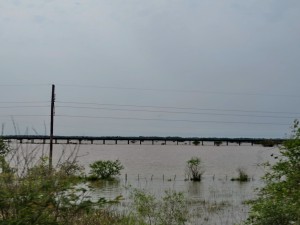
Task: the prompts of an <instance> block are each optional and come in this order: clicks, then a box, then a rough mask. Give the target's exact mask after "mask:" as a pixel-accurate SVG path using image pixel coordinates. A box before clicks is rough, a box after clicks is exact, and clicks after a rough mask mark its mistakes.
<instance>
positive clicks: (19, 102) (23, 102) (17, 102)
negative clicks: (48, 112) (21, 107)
mask: <svg viewBox="0 0 300 225" xmlns="http://www.w3.org/2000/svg"><path fill="white" fill-rule="evenodd" d="M35 103H50V101H14V102H0V104H35Z"/></svg>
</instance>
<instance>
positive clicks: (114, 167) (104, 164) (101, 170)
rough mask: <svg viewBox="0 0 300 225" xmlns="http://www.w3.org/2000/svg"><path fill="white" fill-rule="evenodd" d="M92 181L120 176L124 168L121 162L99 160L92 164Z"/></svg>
mask: <svg viewBox="0 0 300 225" xmlns="http://www.w3.org/2000/svg"><path fill="white" fill-rule="evenodd" d="M90 168H91V171H90V177H89V179H90V180H97V179H111V178H112V177H113V176H116V175H120V173H121V170H122V169H124V166H123V165H122V164H121V162H120V160H118V159H117V160H115V161H112V160H98V161H96V162H93V163H92V164H90Z"/></svg>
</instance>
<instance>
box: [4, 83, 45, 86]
mask: <svg viewBox="0 0 300 225" xmlns="http://www.w3.org/2000/svg"><path fill="white" fill-rule="evenodd" d="M50 85H51V84H47V83H40V84H21V83H19V84H16V83H15V84H0V87H26V86H27V87H32V86H50Z"/></svg>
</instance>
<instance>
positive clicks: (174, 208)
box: [131, 189, 189, 225]
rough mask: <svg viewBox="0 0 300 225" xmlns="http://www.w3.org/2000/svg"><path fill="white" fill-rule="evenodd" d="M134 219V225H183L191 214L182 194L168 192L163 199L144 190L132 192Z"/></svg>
mask: <svg viewBox="0 0 300 225" xmlns="http://www.w3.org/2000/svg"><path fill="white" fill-rule="evenodd" d="M131 198H132V199H133V203H132V208H133V211H132V213H133V215H132V219H133V220H134V221H135V223H134V224H139V225H141V224H145V225H146V224H153V225H183V224H185V222H187V221H188V218H189V213H188V210H187V203H186V199H185V197H184V195H183V194H182V193H181V192H174V191H166V192H165V195H164V196H163V197H162V199H160V200H159V199H157V198H156V197H155V196H154V195H152V194H149V193H147V192H145V191H142V190H137V189H135V190H134V191H133V192H132V196H131Z"/></svg>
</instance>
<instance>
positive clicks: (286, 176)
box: [246, 121, 300, 225]
mask: <svg viewBox="0 0 300 225" xmlns="http://www.w3.org/2000/svg"><path fill="white" fill-rule="evenodd" d="M265 166H267V167H268V168H270V171H269V172H267V173H266V174H265V176H264V180H265V182H266V186H265V187H263V188H261V189H260V191H259V195H258V198H257V199H256V200H254V201H252V202H250V204H251V206H252V208H251V211H250V215H249V218H248V220H247V222H246V223H247V224H252V225H269V224H272V225H277V224H278V225H287V224H300V183H299V182H300V128H299V121H295V122H294V127H293V133H292V137H291V139H290V140H288V141H286V142H284V143H283V146H282V147H281V149H280V156H279V160H278V161H277V162H276V163H275V164H274V165H270V164H269V163H266V164H265Z"/></svg>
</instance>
